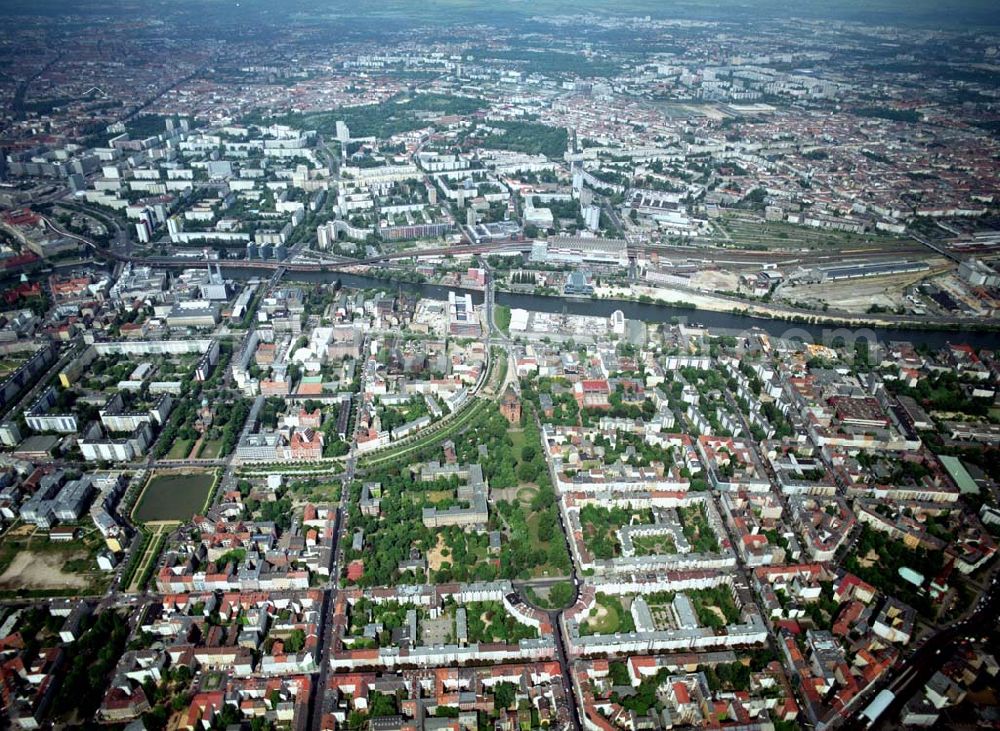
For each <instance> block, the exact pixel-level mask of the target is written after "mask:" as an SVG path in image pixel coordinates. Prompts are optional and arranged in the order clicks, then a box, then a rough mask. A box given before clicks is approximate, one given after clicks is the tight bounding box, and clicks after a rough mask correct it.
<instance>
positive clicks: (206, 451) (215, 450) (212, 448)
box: [198, 439, 222, 459]
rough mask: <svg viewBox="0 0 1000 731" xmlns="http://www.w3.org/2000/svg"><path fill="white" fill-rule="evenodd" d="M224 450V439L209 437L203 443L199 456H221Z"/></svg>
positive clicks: (207, 457)
mask: <svg viewBox="0 0 1000 731" xmlns="http://www.w3.org/2000/svg"><path fill="white" fill-rule="evenodd" d="M221 451H222V440H221V439H209V440H206V441H204V442H202V443H201V454H199V455H198V456H199V457H201V458H202V459H215V458H216V457H218V456H219V453H220V452H221Z"/></svg>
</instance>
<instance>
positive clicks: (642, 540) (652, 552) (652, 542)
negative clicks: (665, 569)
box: [632, 535, 677, 556]
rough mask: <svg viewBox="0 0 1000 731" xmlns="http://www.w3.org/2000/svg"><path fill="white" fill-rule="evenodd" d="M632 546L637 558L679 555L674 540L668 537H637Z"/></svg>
mask: <svg viewBox="0 0 1000 731" xmlns="http://www.w3.org/2000/svg"><path fill="white" fill-rule="evenodd" d="M632 546H633V547H634V548H635V553H636V555H637V556H662V555H664V554H667V553H677V546H676V545H674V539H673V538H671V537H670V536H668V535H659V536H635V537H634V538H633V539H632Z"/></svg>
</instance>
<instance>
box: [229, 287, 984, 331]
mask: <svg viewBox="0 0 1000 731" xmlns="http://www.w3.org/2000/svg"><path fill="white" fill-rule="evenodd" d="M223 271H224V272H225V276H226V277H229V278H232V279H240V280H243V279H250V278H252V277H261V272H260V271H259V270H255V269H242V268H239V267H223ZM337 280H340V282H341V284H342V285H343V286H344V287H348V288H350V289H382V290H386V291H393V290H396V289H402V290H404V291H406V292H410V293H412V294H418V295H420V296H421V297H426V298H428V299H437V300H447V299H448V292H460V293H462V294H464V293H466V292H469V293H470V294H471V295H472V298H473V301H474V302H476V303H477V304H480V303H482V301H483V293H482V292H480V291H477V290H465V289H461V288H458V287H446V286H442V285H437V284H415V283H411V282H397V281H394V280H389V279H379V278H377V277H369V276H362V275H358V274H348V273H345V272H287V273H286V274H285V277H284V279H283V281H289V282H334V281H337ZM496 301H497V304H500V305H506V306H507V307H511V308H520V309H524V310H529V311H532V312H549V313H565V314H568V315H588V316H591V317H609V316H610V315H611V313H612V312H614V311H615V310H621V311H622V312H623V313H624V315H625V317H626V318H627V319H629V320H641V321H643V322H647V323H661V322H663V323H673V322H684V323H688V324H693V323H698V324H701V325H704V326H705V327H708V328H712V329H715V330H723V331H727V332H731V333H739V332H745V331H748V330H750V329H751V328H756V329H758V330H763V331H765V332H767V333H769V334H770V335H772V336H776V337H798V338H801V339H803V340H807V341H810V342H816V343H823V344H831V343H832V341H833V340H834V339H835V338H837V337H838V336H839V337H845V338H846V339H850V338H851V337H852V336H853V337H861V338H863V337H865V336H866V335H867V336H869V337H872V338H874V339H876V340H878V341H880V342H882V343H887V342H892V341H902V340H906V341H909V342H912V343H914V344H916V343H924V344H926V345H928V346H930V347H932V348H940V347H942V346H944V345H946V344H948V343H965V344H968V345H972V346H974V347H977V348H998V347H1000V334H998V333H995V332H964V331H956V330H916V329H908V328H890V327H864V328H851V327H841V326H836V325H809V324H803V323H794V322H788V321H786V320H771V319H763V318H757V317H750V316H749V315H738V314H733V313H731V312H713V311H711V310H691V309H686V308H683V307H673V306H671V305H664V304H656V303H643V302H626V301H621V300H594V299H567V298H564V297H543V296H540V295H534V294H513V293H510V292H497V299H496Z"/></svg>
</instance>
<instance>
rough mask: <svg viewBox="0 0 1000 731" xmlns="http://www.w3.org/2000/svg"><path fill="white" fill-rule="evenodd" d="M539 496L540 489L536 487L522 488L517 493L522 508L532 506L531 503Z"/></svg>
mask: <svg viewBox="0 0 1000 731" xmlns="http://www.w3.org/2000/svg"><path fill="white" fill-rule="evenodd" d="M537 494H538V488H536V487H522V488H521V489H520V490H518V491H517V499H518V502H520V503H521V505H522V506H524V507H527V506H529V505H531V501H532V500H534V499H535V496H536V495H537Z"/></svg>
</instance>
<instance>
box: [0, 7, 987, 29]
mask: <svg viewBox="0 0 1000 731" xmlns="http://www.w3.org/2000/svg"><path fill="white" fill-rule="evenodd" d="M173 11H180V12H182V13H185V14H186V13H199V12H200V13H205V14H207V15H211V16H215V17H227V18H232V19H234V20H235V19H237V18H239V17H240V16H242V17H243V18H244V19H250V18H252V17H266V18H268V19H269V20H270V21H272V22H275V23H280V22H281V21H282V19H283V18H288V17H289V13H294V14H295V16H296V17H297V18H299V19H300V18H301V17H302V16H303V15H306V16H309V15H311V16H313V17H315V18H316V19H321V18H328V17H330V16H334V17H336V16H341V17H343V16H352V17H358V16H363V17H364V16H366V17H371V18H376V17H383V18H384V17H391V16H398V17H400V18H407V19H411V20H419V19H428V20H434V21H436V22H448V21H456V22H468V21H469V20H476V19H481V20H484V21H493V20H496V19H498V18H510V19H514V20H516V19H517V18H518V17H520V16H526V15H539V14H546V13H579V12H597V13H608V14H628V15H634V14H640V15H645V14H649V15H653V16H656V17H678V18H703V19H716V20H746V19H753V18H787V17H790V16H802V17H814V18H816V17H818V18H831V19H832V18H841V19H849V20H862V21H867V22H877V23H887V24H895V23H899V24H914V23H916V24H921V25H930V26H936V25H948V26H949V27H956V26H957V27H964V28H965V29H967V30H978V29H986V28H996V27H998V26H1000V0H960V1H958V2H945V3H942V2H939V1H938V0H0V13H5V14H11V13H13V14H21V13H25V14H37V13H42V14H46V15H65V14H84V15H104V16H114V15H117V14H119V13H123V12H128V13H133V14H136V15H138V16H142V15H145V14H150V15H157V14H169V13H171V12H173Z"/></svg>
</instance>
